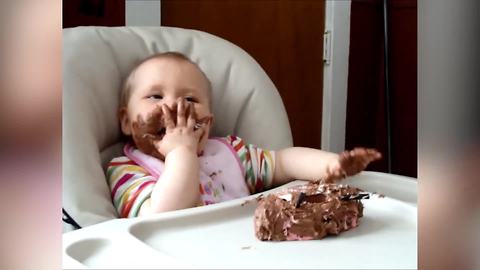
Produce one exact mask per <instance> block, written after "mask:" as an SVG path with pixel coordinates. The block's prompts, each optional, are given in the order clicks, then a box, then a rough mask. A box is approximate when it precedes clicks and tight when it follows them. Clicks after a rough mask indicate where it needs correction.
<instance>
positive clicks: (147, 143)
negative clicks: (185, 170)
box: [132, 106, 213, 160]
mask: <svg viewBox="0 0 480 270" xmlns="http://www.w3.org/2000/svg"><path fill="white" fill-rule="evenodd" d="M167 109H168V108H167ZM169 110H170V115H171V116H172V120H173V122H174V124H175V125H176V124H177V109H176V106H174V108H172V109H169ZM186 115H188V111H187V112H186ZM212 120H213V117H212V116H206V117H203V118H201V119H196V124H195V127H194V130H196V129H199V128H203V127H204V126H205V125H207V124H208V123H211V121H212ZM132 127H133V132H132V138H133V141H134V143H135V145H136V147H137V148H138V149H140V151H142V152H144V153H145V154H147V155H151V156H154V157H156V158H158V159H161V160H165V156H164V155H163V154H161V153H160V152H158V150H157V147H156V146H155V142H158V141H161V140H162V139H163V137H164V136H165V134H166V128H165V116H164V114H163V111H162V107H157V108H156V109H155V110H154V111H152V112H151V113H150V114H149V115H148V116H147V117H146V119H144V118H142V117H141V116H140V115H139V116H138V117H137V120H136V121H135V122H133V123H132Z"/></svg>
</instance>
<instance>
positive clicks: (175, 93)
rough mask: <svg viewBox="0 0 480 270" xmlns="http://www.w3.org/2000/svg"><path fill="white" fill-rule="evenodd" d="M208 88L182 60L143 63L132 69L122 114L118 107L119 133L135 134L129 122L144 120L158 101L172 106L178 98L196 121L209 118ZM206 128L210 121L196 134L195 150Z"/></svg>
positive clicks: (197, 73)
mask: <svg viewBox="0 0 480 270" xmlns="http://www.w3.org/2000/svg"><path fill="white" fill-rule="evenodd" d="M208 87H209V84H208V82H207V80H206V78H205V77H204V75H203V74H202V73H201V71H200V70H199V69H198V67H196V66H195V65H194V64H192V63H190V62H188V61H186V60H181V59H175V58H173V59H172V58H160V59H151V60H149V61H147V62H145V63H143V64H142V65H141V66H139V67H138V68H137V70H136V71H135V74H134V77H133V82H132V90H131V93H130V97H129V99H128V102H127V106H126V108H125V110H124V113H122V109H121V110H120V111H121V113H120V117H121V125H122V131H123V133H124V134H126V135H132V137H134V138H135V137H138V136H135V135H138V134H135V132H138V130H136V129H135V128H134V127H133V124H134V123H135V122H136V121H137V120H138V119H139V118H141V119H144V120H147V119H148V118H149V117H150V116H151V115H152V113H153V112H154V111H155V112H158V111H159V110H158V108H159V107H160V106H161V105H162V104H165V105H167V106H168V107H169V108H170V109H174V108H175V107H176V103H177V101H178V100H179V98H184V99H185V100H186V101H187V102H189V103H192V104H193V106H194V108H195V112H196V117H197V120H199V119H204V118H205V117H212V113H211V111H210V100H209V95H208ZM210 127H211V121H208V123H206V124H205V127H204V130H205V133H204V134H203V135H202V136H201V137H200V141H199V144H198V146H199V147H198V148H199V149H198V153H201V151H202V150H203V148H204V146H205V143H206V141H207V139H208V135H209V130H210Z"/></svg>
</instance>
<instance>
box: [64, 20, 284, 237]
mask: <svg viewBox="0 0 480 270" xmlns="http://www.w3.org/2000/svg"><path fill="white" fill-rule="evenodd" d="M166 51H176V52H180V53H183V54H185V55H186V56H187V57H189V58H190V59H191V60H192V61H193V62H195V63H197V64H198V65H199V66H200V68H201V69H202V70H203V71H204V72H205V74H206V75H207V77H208V78H209V79H210V81H211V82H212V88H213V112H214V115H215V125H214V127H213V129H212V131H211V135H212V136H225V135H228V134H235V135H237V136H239V137H242V138H244V139H245V140H246V141H247V142H249V143H253V144H257V145H259V146H261V147H264V148H267V149H273V150H277V149H280V148H283V147H287V146H291V145H292V136H291V132H290V126H289V123H288V118H287V114H286V111H285V108H284V106H283V103H282V100H281V98H280V95H279V94H278V92H277V90H276V88H275V86H274V85H273V83H272V82H271V80H270V79H269V78H268V76H267V75H266V73H265V72H264V71H263V69H262V68H261V67H260V66H259V65H258V63H257V62H256V61H255V60H254V59H253V58H252V57H250V56H249V55H248V54H247V53H246V52H245V51H243V50H242V49H240V48H239V47H237V46H235V45H233V44H232V43H230V42H228V41H225V40H223V39H221V38H218V37H215V36H213V35H210V34H207V33H204V32H200V31H195V30H188V29H181V28H171V27H114V28H110V27H77V28H71V29H64V30H63V83H64V84H63V207H64V209H65V210H66V211H67V212H68V213H69V214H70V216H72V218H73V219H74V220H75V221H76V222H77V223H78V224H79V225H80V226H82V227H84V226H88V225H92V224H95V223H98V222H102V221H106V220H109V219H113V218H117V213H116V211H115V209H114V207H113V205H112V202H111V198H110V193H109V189H108V185H107V182H106V179H105V172H104V170H105V165H106V164H107V163H108V161H110V159H111V158H113V157H114V156H117V155H121V147H122V144H121V143H120V128H119V123H118V119H117V107H118V103H119V97H120V88H121V83H122V81H123V79H124V78H125V77H126V75H127V74H128V72H129V71H130V70H131V69H132V67H133V66H134V65H135V64H136V63H138V62H139V61H140V60H141V59H143V58H145V57H147V56H149V55H151V54H153V53H158V52H166ZM64 228H65V230H69V229H70V228H68V227H64Z"/></svg>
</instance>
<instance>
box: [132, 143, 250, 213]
mask: <svg viewBox="0 0 480 270" xmlns="http://www.w3.org/2000/svg"><path fill="white" fill-rule="evenodd" d="M123 151H124V152H125V155H126V156H127V157H129V158H130V159H131V160H133V161H134V162H135V163H137V164H138V165H140V166H142V167H143V168H144V169H145V170H147V171H148V172H149V173H150V174H151V175H152V176H154V177H155V178H157V179H159V177H160V175H161V174H162V172H163V170H164V168H165V163H164V162H163V161H161V160H160V159H157V158H155V157H153V156H150V155H146V154H144V153H143V152H141V151H140V150H138V149H136V148H135V147H133V146H132V145H131V144H126V145H125V147H124V149H123ZM199 162H200V194H201V197H202V201H203V202H204V204H213V203H218V202H223V201H228V200H231V199H236V198H240V197H245V196H248V195H250V192H249V191H248V187H247V184H246V183H245V170H244V168H243V165H242V163H241V162H240V159H239V158H238V155H237V153H236V152H235V150H234V149H233V147H232V146H231V145H229V144H228V143H227V142H226V141H225V140H224V139H223V138H212V139H209V140H208V141H207V143H206V145H205V149H204V150H203V155H202V156H200V157H199Z"/></svg>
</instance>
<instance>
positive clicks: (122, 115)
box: [118, 107, 132, 135]
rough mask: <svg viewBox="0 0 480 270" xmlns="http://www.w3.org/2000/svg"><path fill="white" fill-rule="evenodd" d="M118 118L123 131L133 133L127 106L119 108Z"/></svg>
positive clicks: (127, 133)
mask: <svg viewBox="0 0 480 270" xmlns="http://www.w3.org/2000/svg"><path fill="white" fill-rule="evenodd" d="M118 119H119V120H120V127H121V129H122V133H123V134H125V135H132V130H131V127H130V119H129V118H128V112H127V108H126V107H121V108H120V109H118Z"/></svg>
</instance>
